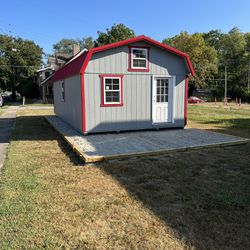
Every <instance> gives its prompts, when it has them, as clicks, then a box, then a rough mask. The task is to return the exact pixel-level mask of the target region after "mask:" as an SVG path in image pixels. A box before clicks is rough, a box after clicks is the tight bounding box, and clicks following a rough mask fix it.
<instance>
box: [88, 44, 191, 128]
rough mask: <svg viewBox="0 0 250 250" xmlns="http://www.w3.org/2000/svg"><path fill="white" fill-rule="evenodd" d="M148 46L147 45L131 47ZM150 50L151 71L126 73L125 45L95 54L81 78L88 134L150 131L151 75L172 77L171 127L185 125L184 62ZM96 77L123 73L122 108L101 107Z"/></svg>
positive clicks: (185, 70)
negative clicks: (172, 113)
mask: <svg viewBox="0 0 250 250" xmlns="http://www.w3.org/2000/svg"><path fill="white" fill-rule="evenodd" d="M131 45H135V46H140V45H141V46H149V45H148V44H146V43H135V44H131ZM149 47H150V58H149V59H150V65H149V67H150V72H128V52H129V49H128V47H127V46H123V47H119V48H115V49H112V50H107V51H103V52H100V53H97V54H94V55H93V57H92V59H91V60H90V62H89V65H88V67H87V69H86V73H85V75H84V80H85V89H86V122H87V124H86V126H87V131H88V132H101V131H116V130H131V129H145V128H153V125H152V107H151V103H152V97H151V96H152V76H153V75H175V76H176V85H175V90H174V119H175V123H174V124H171V123H169V124H166V127H183V126H184V93H185V75H186V74H187V73H188V72H187V67H186V63H185V61H184V59H183V58H181V57H179V56H176V55H174V54H172V53H170V52H166V51H164V50H162V49H160V48H157V47H154V46H149ZM99 74H124V78H123V100H124V106H123V107H100V103H101V83H100V78H99Z"/></svg>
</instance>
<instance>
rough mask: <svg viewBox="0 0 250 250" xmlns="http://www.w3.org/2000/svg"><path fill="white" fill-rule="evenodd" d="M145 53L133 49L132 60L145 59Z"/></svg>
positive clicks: (144, 51)
mask: <svg viewBox="0 0 250 250" xmlns="http://www.w3.org/2000/svg"><path fill="white" fill-rule="evenodd" d="M146 57H147V51H146V50H142V49H133V58H146Z"/></svg>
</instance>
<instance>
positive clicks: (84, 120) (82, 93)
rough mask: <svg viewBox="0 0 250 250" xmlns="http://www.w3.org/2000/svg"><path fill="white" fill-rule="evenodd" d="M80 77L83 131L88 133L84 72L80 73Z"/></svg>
mask: <svg viewBox="0 0 250 250" xmlns="http://www.w3.org/2000/svg"><path fill="white" fill-rule="evenodd" d="M80 78H81V99H82V132H83V133H86V111H85V88H84V74H80Z"/></svg>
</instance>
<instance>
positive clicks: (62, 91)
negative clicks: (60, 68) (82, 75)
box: [61, 81, 65, 102]
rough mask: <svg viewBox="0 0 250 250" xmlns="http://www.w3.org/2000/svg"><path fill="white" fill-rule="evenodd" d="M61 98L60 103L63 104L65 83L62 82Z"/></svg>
mask: <svg viewBox="0 0 250 250" xmlns="http://www.w3.org/2000/svg"><path fill="white" fill-rule="evenodd" d="M61 98H62V101H63V102H64V101H65V83H64V81H62V86H61Z"/></svg>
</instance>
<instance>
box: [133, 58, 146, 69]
mask: <svg viewBox="0 0 250 250" xmlns="http://www.w3.org/2000/svg"><path fill="white" fill-rule="evenodd" d="M133 67H143V68H146V60H145V59H133Z"/></svg>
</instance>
